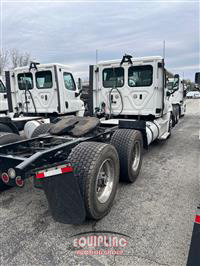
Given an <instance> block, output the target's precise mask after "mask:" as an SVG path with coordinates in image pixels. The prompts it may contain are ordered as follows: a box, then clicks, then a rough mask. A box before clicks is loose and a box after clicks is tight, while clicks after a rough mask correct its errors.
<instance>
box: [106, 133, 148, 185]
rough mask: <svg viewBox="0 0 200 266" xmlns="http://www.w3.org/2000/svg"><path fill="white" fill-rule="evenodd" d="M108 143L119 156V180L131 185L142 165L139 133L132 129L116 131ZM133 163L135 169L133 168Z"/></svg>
mask: <svg viewBox="0 0 200 266" xmlns="http://www.w3.org/2000/svg"><path fill="white" fill-rule="evenodd" d="M110 143H111V144H112V145H113V146H114V147H115V148H116V150H117V152H118V155H119V160H120V180H122V181H125V182H131V183H133V182H134V181H135V180H136V178H137V177H138V175H139V172H140V168H141V164H142V153H143V152H142V150H143V138H142V134H141V132H140V131H138V130H133V129H118V130H116V131H115V133H114V134H113V136H112V138H111V142H110ZM136 156H137V157H136ZM133 161H135V162H133ZM134 163H135V167H134V168H133V167H132V166H133V164H134Z"/></svg>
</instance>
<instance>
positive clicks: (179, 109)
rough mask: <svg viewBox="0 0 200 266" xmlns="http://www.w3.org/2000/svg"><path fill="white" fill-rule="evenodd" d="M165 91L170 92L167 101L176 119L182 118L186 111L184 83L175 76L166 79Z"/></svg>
mask: <svg viewBox="0 0 200 266" xmlns="http://www.w3.org/2000/svg"><path fill="white" fill-rule="evenodd" d="M167 89H168V91H169V92H170V97H169V101H170V102H171V104H172V107H173V112H174V113H175V114H176V113H177V114H176V116H178V117H179V116H183V115H184V114H185V111H186V104H185V102H184V99H185V96H186V95H185V92H186V90H185V87H184V81H183V80H182V79H180V77H179V75H178V74H176V75H174V77H171V78H168V79H167Z"/></svg>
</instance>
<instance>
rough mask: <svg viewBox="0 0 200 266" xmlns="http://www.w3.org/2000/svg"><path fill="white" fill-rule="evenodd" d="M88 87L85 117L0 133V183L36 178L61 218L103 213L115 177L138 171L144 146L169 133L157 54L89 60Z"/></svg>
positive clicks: (163, 76)
mask: <svg viewBox="0 0 200 266" xmlns="http://www.w3.org/2000/svg"><path fill="white" fill-rule="evenodd" d="M89 91H90V93H89V96H90V97H89V102H88V106H89V111H90V113H91V116H88V117H77V116H70V117H65V118H63V119H61V120H60V121H58V122H57V123H54V124H52V125H51V128H50V130H49V131H48V132H47V134H45V135H44V134H42V135H41V134H40V133H39V132H38V134H35V136H34V138H31V139H26V140H21V141H20V140H18V141H16V142H13V143H8V142H6V141H5V136H4V135H3V136H0V145H1V146H0V166H1V167H0V176H1V179H2V182H3V183H4V184H6V185H8V186H18V187H22V186H23V185H24V182H25V179H26V178H29V177H30V176H32V177H33V178H34V180H37V181H38V180H39V181H40V184H41V185H42V188H43V189H44V192H45V195H46V197H47V200H48V203H49V208H50V210H51V213H52V216H53V217H54V219H55V220H56V221H59V222H62V223H73V224H76V223H78V224H80V223H82V222H84V220H85V218H86V217H88V218H92V219H95V220H98V219H101V218H102V217H104V216H105V215H106V214H107V213H108V212H109V210H110V209H111V206H112V203H113V201H114V198H115V194H116V191H117V186H118V182H119V179H120V180H123V181H125V182H134V181H135V180H136V178H137V177H138V175H139V173H140V168H141V164H142V154H143V152H142V150H143V148H145V149H147V148H148V146H149V145H150V143H151V142H153V141H154V140H156V139H158V140H166V139H167V138H168V137H169V136H170V134H171V128H172V105H171V103H170V102H169V100H168V97H169V92H168V91H167V89H166V70H165V67H164V59H163V58H162V57H159V56H154V57H142V58H132V56H130V55H125V56H124V57H123V59H122V60H114V61H106V62H100V63H98V64H97V65H94V66H90V86H89ZM33 110H34V109H33ZM29 123H30V124H31V123H32V122H29ZM40 127H41V126H38V127H37V128H40ZM37 128H36V129H37ZM25 131H26V130H25ZM25 133H26V132H25ZM42 133H44V132H42ZM5 142H6V143H7V144H6V145H2V143H4V144H5Z"/></svg>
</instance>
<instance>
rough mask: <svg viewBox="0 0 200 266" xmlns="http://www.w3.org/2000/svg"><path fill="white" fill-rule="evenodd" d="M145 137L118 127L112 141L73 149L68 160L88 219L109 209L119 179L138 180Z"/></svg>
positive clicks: (87, 144)
mask: <svg viewBox="0 0 200 266" xmlns="http://www.w3.org/2000/svg"><path fill="white" fill-rule="evenodd" d="M142 140H143V139H142V135H141V133H140V132H139V131H136V130H130V129H119V130H117V131H115V133H114V134H113V136H112V138H111V142H110V144H105V143H100V142H83V143H80V144H79V145H77V146H76V147H75V148H74V149H72V151H71V153H70V155H69V157H68V160H69V161H70V162H71V164H72V167H73V168H74V175H75V177H76V178H77V181H78V184H79V188H80V192H81V195H82V197H83V201H84V205H85V209H86V215H87V217H88V218H92V219H95V220H98V219H101V218H102V217H104V216H105V215H106V214H107V213H108V212H109V211H110V209H111V206H112V203H113V201H114V198H115V195H116V192H117V185H118V182H119V179H120V180H123V181H126V182H134V181H135V180H136V178H137V176H138V174H139V171H140V168H141V163H142V149H143V141H142Z"/></svg>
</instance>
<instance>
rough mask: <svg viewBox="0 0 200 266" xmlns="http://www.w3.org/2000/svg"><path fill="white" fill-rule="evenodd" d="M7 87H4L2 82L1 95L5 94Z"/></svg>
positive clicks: (0, 84)
mask: <svg viewBox="0 0 200 266" xmlns="http://www.w3.org/2000/svg"><path fill="white" fill-rule="evenodd" d="M5 92H6V87H5V86H4V85H3V82H2V81H1V80H0V93H5Z"/></svg>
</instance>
